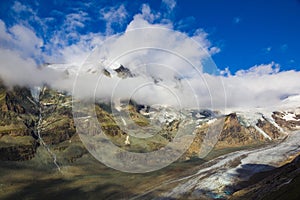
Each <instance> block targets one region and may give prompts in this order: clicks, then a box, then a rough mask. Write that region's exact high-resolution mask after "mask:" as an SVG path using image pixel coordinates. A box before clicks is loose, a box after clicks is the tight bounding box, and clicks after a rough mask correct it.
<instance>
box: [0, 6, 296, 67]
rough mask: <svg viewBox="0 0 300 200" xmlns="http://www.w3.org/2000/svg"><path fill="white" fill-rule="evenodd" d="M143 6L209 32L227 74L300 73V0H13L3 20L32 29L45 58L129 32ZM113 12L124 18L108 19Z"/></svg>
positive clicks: (0, 10) (176, 23)
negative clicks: (275, 69) (265, 69)
mask: <svg viewBox="0 0 300 200" xmlns="http://www.w3.org/2000/svg"><path fill="white" fill-rule="evenodd" d="M172 3H173V4H174V5H173V7H172V8H170V6H172ZM143 4H148V5H149V7H150V9H151V12H152V13H154V14H159V15H160V17H158V18H156V19H154V20H153V21H152V22H151V23H164V20H165V21H166V22H165V23H169V22H171V23H172V24H173V28H174V29H175V30H179V31H183V32H186V33H187V34H189V35H193V34H194V33H195V31H196V30H199V29H201V30H203V31H204V32H205V33H206V34H207V35H206V38H207V40H208V41H209V42H210V43H211V46H214V47H217V48H219V50H220V52H218V53H215V54H213V57H212V58H213V59H214V61H215V63H216V64H217V66H218V67H219V68H220V69H221V70H223V69H225V68H226V67H228V68H229V70H230V71H231V72H232V73H235V72H236V71H238V70H241V69H248V68H250V67H252V66H255V65H260V64H268V63H271V62H275V63H278V64H279V65H280V70H291V69H294V70H300V54H299V52H300V40H299V35H300V1H299V0H286V1H282V0H264V1H261V0H254V1H242V0H199V1H195V0H193V1H192V0H177V1H176V2H175V1H173V0H166V1H165V3H162V2H161V1H160V0H153V1H145V0H142V1H116V0H113V1H110V0H97V1H62V0H55V1H46V0H41V1H31V0H27V1H13V0H7V1H1V3H0V19H1V20H2V21H3V22H4V24H5V26H6V29H7V30H8V32H9V28H10V27H13V26H14V25H16V24H20V25H22V26H25V27H28V28H29V29H30V30H32V31H33V32H34V33H35V34H36V36H37V37H38V38H40V39H41V40H42V43H43V44H42V45H41V46H40V47H39V48H40V51H41V54H48V55H52V54H53V51H56V49H57V48H63V47H64V46H70V45H72V44H76V43H77V42H78V40H79V38H80V36H82V35H87V34H89V33H94V34H100V33H101V34H102V35H111V34H114V33H118V32H122V31H124V30H125V29H126V27H127V24H128V23H130V21H132V19H133V16H135V15H136V14H137V13H139V12H141V8H142V5H143ZM110 11H112V13H114V12H115V13H116V12H117V13H119V16H115V15H107V16H106V17H105V14H107V13H109V12H110ZM109 20H111V22H109V23H108V21H109ZM168 20H169V21H168ZM55 38H56V40H55ZM58 39H59V41H58ZM89 39H90V38H89ZM89 39H87V43H88V40H89ZM2 45H3V44H2ZM91 48H92V47H91ZM39 55H40V54H38V55H34V56H35V57H38V56H39ZM35 59H36V60H39V62H46V61H47V58H45V57H43V58H35Z"/></svg>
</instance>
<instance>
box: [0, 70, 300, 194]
mask: <svg viewBox="0 0 300 200" xmlns="http://www.w3.org/2000/svg"><path fill="white" fill-rule="evenodd" d="M113 71H114V72H113V73H116V75H117V76H119V77H121V78H130V77H132V76H134V74H133V73H131V72H130V70H129V69H127V68H126V67H124V66H120V67H116V68H115V69H114V70H113ZM106 75H107V76H112V74H111V72H109V71H107V72H106ZM292 98H295V97H292ZM292 100H293V99H289V101H292ZM285 101H287V99H285ZM292 102H295V101H292ZM0 108H1V113H0V114H1V115H0V123H1V125H0V160H1V162H2V164H0V167H1V169H2V170H3V172H5V171H7V170H8V168H11V167H8V168H7V166H17V167H16V168H17V169H15V170H14V173H18V169H19V170H20V171H22V170H23V169H27V168H28V167H29V168H31V169H33V170H37V169H39V170H45V172H49V171H52V172H53V170H55V169H58V170H59V171H63V173H65V174H70V175H68V176H70V177H72V181H75V180H73V177H74V176H75V175H76V176H77V175H80V174H81V173H83V174H86V173H87V172H82V170H83V171H84V169H85V168H86V165H91V166H99V165H100V164H99V163H98V161H96V160H95V159H94V158H93V157H92V156H91V155H90V154H89V152H88V151H87V149H86V147H85V146H84V144H83V143H82V141H81V139H80V136H79V135H78V133H76V129H75V125H74V120H73V113H72V96H71V95H70V94H69V93H67V92H64V91H58V90H54V89H52V88H51V87H49V86H47V85H44V86H43V87H35V88H26V87H19V86H16V87H11V88H8V87H6V86H5V85H4V84H3V83H2V82H1V83H0ZM95 110H96V114H97V119H98V121H99V123H100V126H101V128H102V130H103V131H104V133H105V135H106V136H107V137H108V138H109V139H110V140H111V141H112V142H113V143H114V144H115V145H116V146H118V147H120V148H122V149H125V150H127V151H131V152H144V153H145V152H152V151H155V150H158V149H160V148H163V147H164V146H165V145H167V144H168V143H169V142H172V141H173V140H174V137H176V133H177V131H178V129H179V127H180V126H182V127H185V126H186V125H185V124H181V123H182V121H181V120H182V119H188V120H190V122H191V123H194V124H195V125H196V127H197V128H196V129H195V131H194V132H193V134H194V135H195V137H194V139H193V141H192V143H191V145H190V147H189V148H188V150H187V151H186V152H185V153H184V154H183V155H182V156H181V157H180V158H179V160H178V161H177V162H176V163H175V164H174V165H175V166H177V165H179V166H181V165H183V166H190V167H191V168H193V169H194V168H199V167H200V168H203V167H204V169H206V170H208V171H205V172H204V171H201V170H200V171H199V172H196V173H195V174H199V175H200V176H202V175H201V174H202V173H205V176H206V177H208V179H203V181H206V182H207V183H210V184H212V185H214V184H216V183H215V182H211V181H213V178H214V176H213V175H212V174H213V173H215V174H218V173H223V174H224V175H225V174H226V175H227V176H231V175H229V174H230V171H232V170H241V169H242V170H245V169H244V168H245V166H248V165H249V166H252V165H251V164H253V166H254V168H253V166H252V167H250V168H249V169H247V170H249V171H248V172H247V173H249V177H248V176H247V177H244V178H243V179H239V178H236V177H234V178H232V179H230V181H229V179H228V182H226V181H225V182H220V185H221V186H222V188H218V187H219V186H216V188H217V189H216V188H214V187H211V186H210V187H207V188H206V186H205V185H203V183H202V182H201V181H200V180H201V179H199V185H198V186H197V185H190V184H187V185H185V184H183V186H184V187H180V184H179V185H177V186H176V187H175V186H172V191H173V192H170V193H168V191H170V190H169V188H168V187H167V188H166V189H165V190H163V189H162V191H164V192H158V194H159V195H162V196H165V197H166V198H169V197H170V198H182V197H186V198H187V199H189V198H191V199H193V198H195V197H199V196H197V195H204V196H206V197H207V198H215V197H217V196H218V195H220V194H223V193H224V191H225V193H226V191H227V192H228V194H226V195H223V196H222V195H220V198H229V197H231V195H232V194H233V196H232V198H235V197H237V198H240V197H241V198H243V195H245V196H247V197H248V196H249V195H250V194H256V193H253V191H254V190H255V191H257V189H256V188H260V189H261V190H263V191H264V194H265V195H269V193H268V192H267V191H272V194H274V195H276V194H277V193H276V191H277V190H278V194H282V192H284V191H285V189H282V187H279V186H278V185H280V184H279V183H282V184H283V185H284V188H289V187H294V186H293V185H290V184H293V183H295V184H298V181H297V180H298V179H297V177H298V175H297V173H296V172H297V170H296V169H295V166H298V164H297V163H298V160H297V159H296V160H295V161H294V162H292V163H291V164H287V162H288V161H290V160H293V159H294V158H295V157H296V155H297V152H298V153H299V149H298V148H296V147H295V148H294V149H293V150H292V149H291V147H290V146H292V145H294V143H292V142H297V139H298V137H294V136H293V137H294V141H289V140H290V139H289V138H291V137H292V136H290V135H293V134H291V133H293V132H295V131H297V130H299V128H300V113H299V110H300V109H299V106H298V107H294V108H291V107H290V108H289V109H286V110H283V109H281V108H280V109H278V110H273V112H269V111H260V112H257V111H253V112H252V111H245V110H244V111H243V110H237V111H236V112H230V113H227V114H225V113H220V112H219V111H212V110H208V109H199V110H197V109H186V110H183V111H182V112H181V113H180V114H178V112H177V111H175V110H173V109H172V108H171V107H168V106H167V105H155V106H149V105H142V104H139V103H138V102H136V101H134V100H132V99H129V100H128V99H124V100H119V101H117V102H111V103H107V102H106V101H101V99H99V100H97V101H96V103H95ZM115 112H117V113H118V114H119V116H121V118H120V117H119V118H118V117H116V116H115V115H114V113H115ZM122 116H123V118H122ZM126 116H127V118H126ZM128 117H129V118H128ZM86 119H87V121H88V118H86ZM122 119H123V120H122ZM128 119H129V120H128ZM150 125H151V126H150ZM219 125H222V127H221V131H220V134H217V135H216V137H217V138H216V140H215V139H213V138H212V139H210V140H207V138H208V136H207V133H210V131H209V130H210V128H211V127H214V126H219ZM149 126H150V128H149ZM136 127H139V129H136ZM151 127H152V128H151ZM153 127H154V128H153ZM140 130H144V132H145V133H147V134H148V135H147V137H146V138H140V136H141V133H140ZM203 144H205V145H207V146H208V147H209V148H210V149H211V151H210V152H209V154H208V155H205V157H203V158H202V159H199V155H202V154H201V153H203V151H205V149H202V148H201V146H202V145H203ZM281 144H282V146H284V145H285V144H286V145H287V146H286V147H285V148H286V149H284V148H283V147H281V146H280V145H281ZM274 146H276V148H275V147H274ZM277 146H278V148H277ZM271 147H272V148H273V147H274V150H273V151H277V149H280V150H278V159H275V157H273V158H271V159H269V158H268V159H269V160H268V159H267V158H266V163H268V165H267V164H266V166H265V167H259V163H251V162H253V161H254V160H246V159H245V158H247V157H249V156H250V155H251V156H252V155H253V156H254V157H255V155H260V154H257V153H255V152H264V151H266V150H265V149H266V148H271ZM279 147H280V148H279ZM287 152H288V153H287ZM281 154H282V155H281ZM261 155H263V156H265V155H267V154H261ZM285 156H288V157H287V158H286V157H285ZM279 158H280V159H279ZM262 160H263V159H258V161H257V162H261V161H262ZM267 160H268V162H267ZM272 162H273V165H271V163H272ZM96 163H98V164H96ZM194 163H198V164H197V165H195V164H194ZM203 163H206V164H204V165H202V164H203ZM222 163H225V164H224V166H223V165H222ZM241 163H243V164H244V165H240V164H241ZM172 166H173V165H172ZM205 166H206V167H205ZM220 166H221V167H220ZM241 166H242V167H241ZM274 166H275V167H274ZM290 166H292V168H293V167H294V168H293V169H295V170H294V171H295V172H294V171H288V169H290ZM277 167H279V168H277ZM100 168H101V169H102V168H103V167H100ZM21 169H22V170H21ZM171 169H172V170H170V171H164V173H171V174H172V176H171V174H170V175H169V176H170V177H173V178H175V179H176V176H179V174H177V175H176V176H175V177H174V175H173V173H174V172H173V171H176V170H178V169H173V168H171ZM254 169H256V170H254ZM9 170H11V169H9ZM89 170H91V171H93V170H92V169H91V168H89ZM105 170H107V169H105ZM202 170H203V169H202ZM247 170H246V171H247ZM270 170H271V171H270ZM250 171H251V173H250ZM266 171H267V174H263V173H266ZM268 171H269V172H268ZM183 172H184V170H182V172H180V174H181V175H180V176H182V177H184V175H183V174H182V173H183ZM208 172H209V173H208ZM225 172H226V173H225ZM232 172H233V171H232ZM273 172H274V173H275V172H276V173H275V175H273ZM185 173H187V172H185ZM243 173H245V172H243ZM243 173H241V174H240V177H243V176H245V174H243ZM195 174H194V175H192V176H195ZM190 175H191V174H190ZM252 175H253V176H252ZM55 176H56V175H55ZM110 176H113V175H110ZM120 176H124V177H127V175H124V174H122V175H120ZM149 176H154V175H153V174H151V175H149ZM155 176H156V175H155ZM294 176H295V179H294V178H293V177H294ZM196 177H197V176H196ZM209 177H211V178H212V179H209ZM251 177H254V178H252V179H251ZM272 177H273V178H274V177H288V178H282V180H289V183H286V184H285V183H283V182H280V181H279V182H278V184H275V183H274V184H268V181H269V180H271V179H272ZM48 178H49V177H48ZM52 178H53V177H52ZM186 179H187V180H190V178H186ZM278 179H280V180H281V178H278ZM3 180H4V179H3ZM5 180H6V179H5ZM7 180H9V179H7ZM157 180H158V179H157ZM224 180H226V179H224ZM224 180H223V179H222V178H220V180H219V181H224ZM294 180H295V181H294ZM64 181H65V180H64ZM153 181H155V179H154V180H153ZM215 181H217V180H215ZM232 181H233V182H232ZM247 181H248V182H247ZM133 183H135V182H133ZM200 183H201V184H200ZM3 184H4V185H6V183H3ZM14 184H16V185H18V184H17V183H14ZM234 184H237V185H238V186H236V185H234ZM217 185H218V184H217ZM285 185H286V186H285ZM5 187H7V188H11V187H10V186H8V185H6V186H5ZM190 187H191V188H197V187H198V188H200V187H203V191H198V190H197V191H196V190H195V189H189V188H190ZM226 187H227V188H228V190H226ZM182 188H184V189H182ZM205 188H206V189H210V192H209V190H207V191H204V189H205ZM263 188H264V189H263ZM128 190H131V189H130V188H129V189H128ZM8 191H9V190H8ZM144 191H147V189H145V188H144ZM217 191H218V192H217ZM197 192H198V193H197ZM108 193H109V192H108ZM5 194H6V193H5ZM5 194H3V195H5ZM118 194H121V193H118ZM155 194H156V193H155ZM175 194H176V195H175ZM187 194H193V195H194V196H193V195H187ZM257 194H258V192H257ZM250 196H251V195H250ZM250 196H249V198H250ZM253 196H255V195H253ZM0 198H1V195H0ZM251 198H252V196H251Z"/></svg>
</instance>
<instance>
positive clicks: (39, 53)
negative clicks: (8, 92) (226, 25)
mask: <svg viewBox="0 0 300 200" xmlns="http://www.w3.org/2000/svg"><path fill="white" fill-rule="evenodd" d="M162 5H163V6H164V7H165V12H155V11H153V10H151V8H150V7H149V5H147V4H144V5H141V10H140V11H139V12H138V13H137V14H135V15H134V16H133V17H132V19H131V18H130V16H129V14H128V12H127V10H126V5H123V4H121V5H117V6H113V7H105V8H101V9H99V10H98V13H99V20H102V21H104V24H103V26H104V27H105V29H104V30H103V31H98V32H88V33H84V32H82V29H83V28H84V27H85V26H86V25H87V24H89V23H90V21H91V16H90V15H89V13H88V12H86V11H78V10H76V11H74V12H73V13H69V14H67V15H64V14H63V13H59V12H58V11H56V13H57V15H62V16H63V24H62V25H61V27H56V29H55V30H54V31H52V32H53V34H52V35H51V36H47V37H46V36H41V35H40V34H38V32H37V31H36V30H35V29H34V28H33V26H32V25H31V21H34V22H35V23H37V24H39V27H40V28H41V29H42V30H44V31H46V32H47V31H49V27H50V24H51V23H52V21H53V19H51V18H40V17H39V16H38V14H37V11H36V10H35V9H33V8H30V7H29V6H27V5H24V4H22V3H20V2H17V1H16V2H15V3H14V6H13V7H12V9H13V12H14V13H16V16H17V15H18V14H19V15H20V14H22V13H27V14H28V15H30V16H31V17H30V18H29V21H22V20H20V21H19V23H16V24H13V25H8V24H7V23H6V22H4V21H3V20H0V59H1V64H0V77H1V78H2V79H3V80H4V83H5V84H6V85H9V86H11V85H26V86H30V87H32V86H37V85H42V84H48V85H50V86H52V87H54V88H57V89H63V90H67V91H70V92H71V91H72V89H73V84H74V80H75V77H76V76H75V74H76V72H80V80H79V82H80V81H82V83H79V85H80V87H82V88H80V91H82V93H80V95H81V96H89V97H90V96H93V95H96V97H98V98H105V99H110V98H113V100H114V99H118V98H128V97H132V98H136V99H137V100H139V101H140V102H143V103H148V104H156V103H161V104H172V105H174V106H178V104H179V101H178V99H180V100H181V101H180V104H181V106H187V107H189V106H191V107H192V106H195V105H197V103H199V105H198V106H199V107H210V108H216V109H220V108H224V107H229V108H257V107H268V106H276V105H279V104H281V103H282V101H283V99H284V98H286V97H288V96H292V95H300V84H299V80H300V72H297V71H280V66H279V64H276V63H275V62H271V63H267V64H259V65H254V66H253V67H250V68H249V69H248V70H240V71H237V72H236V73H235V74H231V73H230V70H229V69H227V70H224V71H219V70H218V69H217V67H216V66H215V64H214V63H213V61H212V60H211V58H210V57H211V56H213V55H214V54H216V53H222V52H221V50H220V49H219V48H218V47H216V46H213V45H212V43H211V42H210V41H209V40H208V34H207V33H206V32H205V31H204V30H203V29H201V28H199V29H198V30H196V31H195V32H194V33H193V34H189V35H188V34H186V33H182V32H178V31H175V30H174V24H177V23H176V22H172V21H171V20H170V18H171V17H170V16H171V15H172V13H173V11H174V9H175V8H176V2H175V1H174V0H163V1H162ZM84 6H87V7H91V6H93V5H90V4H85V5H84ZM53 12H54V11H53ZM30 20H31V21H30ZM122 27H125V28H124V32H123V33H121V34H118V32H120V31H119V30H120V28H122ZM96 46H98V47H97V48H96V49H95V50H93V49H94V48H95V47H96ZM91 52H93V53H92V54H91ZM42 63H56V64H58V65H55V64H52V65H50V67H46V66H43V67H41V64H42ZM59 64H62V65H61V66H63V67H61V68H62V69H68V70H69V71H74V73H71V74H69V75H66V73H65V70H57V69H58V68H59V67H58V66H59ZM120 64H122V65H124V66H125V67H127V68H128V69H129V70H130V71H131V72H132V73H133V74H134V75H135V76H134V77H131V78H128V79H122V78H120V77H118V76H113V77H106V76H103V75H101V73H99V72H102V71H103V70H104V69H107V70H110V71H111V72H113V69H115V68H116V67H118V66H119V65H120ZM81 66H82V67H81ZM80 67H81V68H80ZM91 69H94V70H96V73H86V72H88V71H89V70H90V71H93V70H91ZM82 74H83V75H82ZM99 77H100V78H99ZM96 83H98V85H97V84H96ZM91 88H92V89H95V90H91ZM112 92H113V93H112ZM195 102H197V103H196V104H195Z"/></svg>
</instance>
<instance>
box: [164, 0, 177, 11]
mask: <svg viewBox="0 0 300 200" xmlns="http://www.w3.org/2000/svg"><path fill="white" fill-rule="evenodd" d="M162 3H163V4H164V5H165V6H166V7H167V9H168V11H169V12H171V11H173V10H174V8H175V7H176V1H175V0H162Z"/></svg>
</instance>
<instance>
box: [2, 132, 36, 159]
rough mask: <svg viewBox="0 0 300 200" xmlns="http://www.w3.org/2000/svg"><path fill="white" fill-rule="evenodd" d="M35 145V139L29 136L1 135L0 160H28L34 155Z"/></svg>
mask: <svg viewBox="0 0 300 200" xmlns="http://www.w3.org/2000/svg"><path fill="white" fill-rule="evenodd" d="M37 147H38V143H37V141H36V140H35V139H34V138H32V137H31V136H24V137H23V136H17V137H14V136H8V135H6V136H3V137H2V138H1V139H0V160H1V161H24V160H30V159H31V158H33V157H34V154H35V153H36V149H37Z"/></svg>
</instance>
